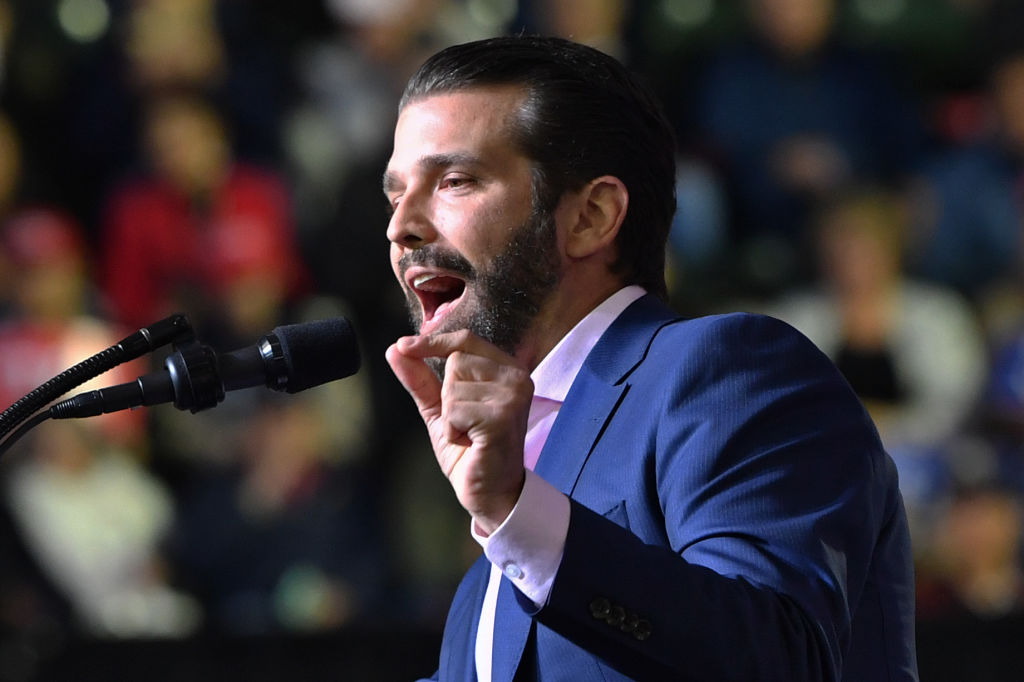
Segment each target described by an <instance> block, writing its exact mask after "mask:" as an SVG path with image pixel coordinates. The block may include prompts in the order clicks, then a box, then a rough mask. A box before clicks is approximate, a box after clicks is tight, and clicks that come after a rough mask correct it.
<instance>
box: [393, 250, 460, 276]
mask: <svg viewBox="0 0 1024 682" xmlns="http://www.w3.org/2000/svg"><path fill="white" fill-rule="evenodd" d="M414 265H419V266H421V267H429V268H438V269H441V270H448V271H449V272H451V273H454V274H456V275H459V276H460V277H462V278H464V279H465V280H466V281H467V282H470V281H473V280H474V279H476V278H477V270H476V268H474V267H473V265H472V264H471V263H470V262H469V261H468V260H466V258H465V256H463V255H462V254H461V253H459V252H458V251H451V250H448V249H442V248H440V247H437V246H434V245H428V246H424V247H423V248H421V249H416V250H415V251H409V252H408V253H406V254H405V255H403V256H402V257H401V258H399V259H398V267H399V270H400V271H401V273H402V279H403V281H404V279H405V271H406V270H408V269H409V268H411V267H412V266H414Z"/></svg>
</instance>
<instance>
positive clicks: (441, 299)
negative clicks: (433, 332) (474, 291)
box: [409, 272, 466, 331]
mask: <svg viewBox="0 0 1024 682" xmlns="http://www.w3.org/2000/svg"><path fill="white" fill-rule="evenodd" d="M409 284H410V287H411V288H412V290H413V291H415V292H416V296H417V297H418V298H419V300H420V307H421V308H422V309H423V325H424V326H425V325H427V324H428V323H431V322H435V321H437V322H439V321H440V320H441V318H442V317H444V316H445V315H446V314H447V313H448V311H449V310H451V309H452V308H454V307H455V305H456V304H457V303H458V301H459V299H461V298H462V294H464V293H465V291H466V282H465V280H462V279H460V278H459V277H456V276H454V275H449V274H445V273H438V272H423V273H420V274H416V275H415V276H413V277H412V278H410V280H409ZM421 331H422V330H421Z"/></svg>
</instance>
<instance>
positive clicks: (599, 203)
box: [565, 175, 629, 258]
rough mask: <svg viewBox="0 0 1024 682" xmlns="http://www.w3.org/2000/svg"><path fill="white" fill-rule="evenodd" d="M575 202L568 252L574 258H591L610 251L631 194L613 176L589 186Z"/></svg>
mask: <svg viewBox="0 0 1024 682" xmlns="http://www.w3.org/2000/svg"><path fill="white" fill-rule="evenodd" d="M575 199H576V200H575V201H573V202H572V204H571V206H572V214H571V215H570V222H569V228H568V230H567V231H566V236H565V252H566V255H568V256H569V257H570V258H587V257H589V256H592V255H594V254H596V253H599V252H600V251H601V250H602V249H606V248H610V247H611V246H612V244H614V242H615V238H616V237H617V236H618V234H619V228H620V227H622V221H623V220H624V219H625V217H626V209H627V208H628V206H629V191H628V190H627V189H626V185H624V184H623V182H622V181H621V180H619V179H618V178H617V177H615V176H613V175H602V176H601V177H599V178H595V179H593V180H591V181H590V182H588V183H587V184H586V185H585V186H584V187H583V189H581V190H580V191H579V192H578V193H576V197H575Z"/></svg>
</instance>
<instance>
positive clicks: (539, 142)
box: [400, 36, 676, 298]
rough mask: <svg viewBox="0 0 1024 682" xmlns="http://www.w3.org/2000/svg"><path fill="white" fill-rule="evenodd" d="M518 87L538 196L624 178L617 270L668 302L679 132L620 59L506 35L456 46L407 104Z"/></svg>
mask: <svg viewBox="0 0 1024 682" xmlns="http://www.w3.org/2000/svg"><path fill="white" fill-rule="evenodd" d="M495 85H518V86H521V87H522V88H523V89H524V91H525V93H526V98H525V100H524V104H523V107H522V109H521V110H520V111H519V112H518V115H517V116H516V117H515V119H514V120H515V121H516V123H515V129H514V131H513V135H514V136H515V138H516V139H515V143H516V144H517V145H519V147H520V148H521V149H522V151H523V153H524V154H526V156H527V158H529V159H530V160H531V161H533V162H534V171H533V173H534V175H533V190H534V197H535V200H536V201H539V202H540V205H541V207H542V208H544V209H546V210H551V209H553V208H554V206H555V204H556V203H557V201H558V199H559V198H560V197H561V196H562V195H563V194H564V193H565V192H566V191H572V190H578V189H580V188H582V187H583V186H584V185H585V184H586V183H587V182H589V181H590V180H593V179H594V178H597V177H600V176H602V175H613V176H615V177H617V178H618V179H619V180H621V181H622V182H623V183H624V184H625V186H626V189H627V190H628V192H629V208H628V211H627V213H626V218H625V220H624V222H623V224H622V228H621V230H620V232H619V236H618V239H617V246H618V250H619V255H618V260H617V261H616V263H615V265H614V270H615V272H617V273H619V274H621V275H622V276H623V279H624V280H625V281H626V282H627V283H635V284H640V285H642V286H644V287H646V288H647V289H648V290H649V291H650V292H652V293H655V294H657V295H659V296H661V297H663V298H664V297H665V296H666V295H667V294H666V286H665V243H666V240H667V238H668V230H669V226H670V224H671V221H672V216H673V214H674V213H675V209H676V199H675V151H676V150H675V136H674V135H673V132H672V127H671V126H670V124H669V123H668V120H667V118H666V117H665V114H664V112H663V110H662V108H661V105H660V104H659V103H658V101H657V100H656V99H655V97H654V96H653V95H652V94H651V93H650V92H649V91H648V90H647V88H645V87H644V86H643V85H642V84H641V83H640V82H639V81H638V80H637V79H636V78H635V77H634V76H633V75H632V74H631V73H630V72H629V71H628V70H627V69H626V68H625V67H624V66H623V65H622V64H621V63H619V62H618V61H617V60H615V59H614V58H612V57H610V56H608V55H606V54H604V53H603V52H600V51H598V50H595V49H593V48H591V47H587V46H586V45H581V44H579V43H574V42H571V41H568V40H564V39H561V38H545V37H532V36H508V37H500V38H488V39H486V40H480V41H475V42H471V43H465V44H462V45H454V46H452V47H448V48H446V49H444V50H442V51H441V52H438V53H437V54H435V55H434V56H432V57H430V58H429V59H428V60H427V61H426V62H425V63H424V64H423V66H421V67H420V69H419V71H417V72H416V74H414V75H413V77H412V78H411V79H410V81H409V84H408V85H407V86H406V89H405V93H404V94H403V95H402V100H401V104H400V108H404V107H405V105H406V104H408V103H409V102H410V101H413V100H416V99H419V98H422V97H425V96H428V95H432V94H437V93H444V92H452V91H457V90H465V89H468V88H472V87H480V86H495Z"/></svg>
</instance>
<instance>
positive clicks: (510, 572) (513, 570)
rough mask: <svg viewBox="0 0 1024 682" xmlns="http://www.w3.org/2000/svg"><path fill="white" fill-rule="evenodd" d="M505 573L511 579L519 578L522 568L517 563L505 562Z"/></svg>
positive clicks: (521, 574) (521, 575)
mask: <svg viewBox="0 0 1024 682" xmlns="http://www.w3.org/2000/svg"><path fill="white" fill-rule="evenodd" d="M505 575H507V576H508V577H509V578H511V579H512V580H519V579H520V578H522V577H523V569H521V568H519V565H518V564H514V563H511V562H510V563H507V564H505Z"/></svg>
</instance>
